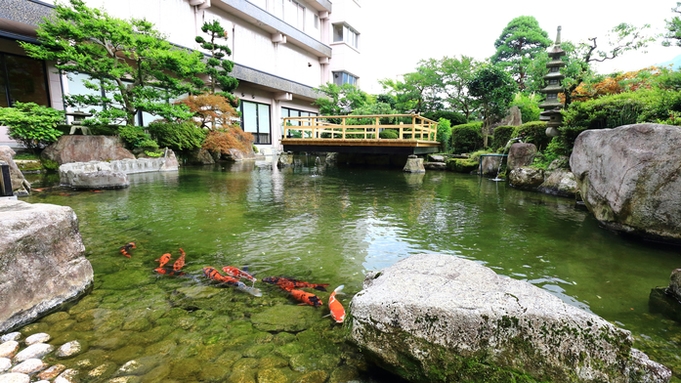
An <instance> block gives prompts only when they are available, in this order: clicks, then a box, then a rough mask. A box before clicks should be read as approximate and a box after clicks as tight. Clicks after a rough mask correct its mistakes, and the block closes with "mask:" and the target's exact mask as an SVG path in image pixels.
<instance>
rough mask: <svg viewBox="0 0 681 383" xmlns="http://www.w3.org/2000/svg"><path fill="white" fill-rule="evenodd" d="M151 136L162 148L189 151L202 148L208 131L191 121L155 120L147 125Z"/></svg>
mask: <svg viewBox="0 0 681 383" xmlns="http://www.w3.org/2000/svg"><path fill="white" fill-rule="evenodd" d="M147 130H148V131H149V134H150V135H151V138H153V139H154V140H156V142H158V145H159V146H160V147H162V148H170V149H172V150H173V151H175V152H187V151H192V150H195V149H199V148H201V145H203V141H204V140H205V139H206V135H207V134H208V131H207V130H205V129H201V128H200V127H198V126H196V125H195V124H194V123H192V122H191V121H183V122H169V121H154V122H152V123H151V124H149V126H148V127H147Z"/></svg>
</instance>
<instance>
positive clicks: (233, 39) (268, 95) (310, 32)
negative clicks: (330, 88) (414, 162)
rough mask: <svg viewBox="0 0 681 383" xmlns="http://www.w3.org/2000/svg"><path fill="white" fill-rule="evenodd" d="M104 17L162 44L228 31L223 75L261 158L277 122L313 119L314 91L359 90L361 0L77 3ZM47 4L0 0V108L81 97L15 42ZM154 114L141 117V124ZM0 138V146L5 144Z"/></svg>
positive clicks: (272, 148) (273, 147)
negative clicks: (213, 26)
mask: <svg viewBox="0 0 681 383" xmlns="http://www.w3.org/2000/svg"><path fill="white" fill-rule="evenodd" d="M85 2H86V3H87V4H88V6H90V7H93V8H101V9H103V10H105V11H106V12H107V13H109V14H110V15H111V16H114V17H118V18H123V19H129V18H145V19H147V20H149V21H151V22H152V23H154V24H155V26H156V29H158V30H159V31H160V32H162V33H163V34H165V35H166V37H167V39H168V40H169V41H170V42H172V43H174V44H176V45H180V46H184V47H189V48H192V49H199V47H198V44H197V43H196V42H195V41H194V39H195V37H196V36H199V35H203V32H201V26H202V25H203V23H204V21H212V20H216V19H217V20H218V21H219V22H220V24H221V25H222V26H223V27H224V28H225V29H226V30H227V31H228V40H227V43H228V44H229V46H230V48H231V50H232V56H231V57H229V58H230V59H231V60H232V61H234V63H235V67H234V70H233V71H232V75H233V76H234V77H236V78H237V79H238V80H239V87H238V88H237V89H236V90H235V92H234V93H235V94H236V96H237V97H239V98H240V99H241V101H242V102H241V105H240V110H241V113H242V128H243V129H244V130H246V131H247V132H250V133H252V134H253V135H254V136H255V137H256V145H257V146H258V148H259V149H260V150H261V151H263V152H265V153H268V154H272V153H277V152H278V151H279V150H280V149H281V143H280V140H281V136H282V126H281V118H282V117H289V116H300V115H302V116H305V115H310V114H312V115H314V114H317V108H316V107H315V106H314V105H312V102H313V101H314V100H315V99H316V98H317V97H319V94H318V93H317V92H315V91H314V88H316V87H318V86H320V85H322V84H325V83H327V82H334V83H336V84H342V83H353V84H356V85H360V81H359V80H360V72H361V70H360V48H361V39H362V36H361V31H362V30H363V27H362V22H363V21H362V20H363V19H362V8H361V2H360V0H334V1H333V4H332V2H331V1H329V0H250V1H248V0H85ZM52 8H53V5H51V4H48V3H46V2H43V1H39V0H0V107H6V106H10V105H11V104H12V103H13V102H14V101H23V102H28V101H33V102H36V103H38V104H41V105H49V106H52V107H54V108H57V109H63V108H64V105H63V102H62V94H69V93H72V94H77V93H79V92H81V91H84V88H83V87H82V85H81V84H80V83H79V81H78V79H77V78H74V79H72V80H71V81H70V80H68V79H67V78H66V76H60V75H58V73H57V72H56V70H55V68H54V67H53V66H51V65H50V63H43V62H40V61H36V60H33V59H31V58H28V57H26V55H25V53H24V52H23V50H22V49H21V48H20V47H19V45H18V44H17V43H16V41H17V40H21V41H30V42H35V41H36V39H35V28H36V25H37V24H38V23H39V21H40V20H41V19H42V17H44V16H46V15H48V14H49V13H50V12H51V11H52ZM152 118H153V117H152V116H145V115H142V116H141V118H140V120H141V121H142V123H143V124H147V123H148V122H149V121H150V120H151V119H152ZM3 133H4V132H0V144H2V143H3V141H7V137H6V136H5V137H3Z"/></svg>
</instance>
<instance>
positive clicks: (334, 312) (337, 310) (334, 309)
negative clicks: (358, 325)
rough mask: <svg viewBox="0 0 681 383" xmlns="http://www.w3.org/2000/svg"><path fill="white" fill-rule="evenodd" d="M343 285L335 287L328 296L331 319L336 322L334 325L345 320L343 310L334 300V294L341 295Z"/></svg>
mask: <svg viewBox="0 0 681 383" xmlns="http://www.w3.org/2000/svg"><path fill="white" fill-rule="evenodd" d="M343 287H345V286H344V285H340V286H338V287H336V289H335V290H333V292H332V293H331V295H330V296H329V311H331V318H333V320H335V321H336V323H343V321H344V320H345V308H344V307H343V305H342V304H341V303H340V302H339V301H338V300H337V299H336V294H343Z"/></svg>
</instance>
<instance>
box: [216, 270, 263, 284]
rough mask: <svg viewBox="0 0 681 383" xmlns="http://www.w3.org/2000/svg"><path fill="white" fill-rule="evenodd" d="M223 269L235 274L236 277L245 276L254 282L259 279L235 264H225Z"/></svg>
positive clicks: (229, 273) (227, 272)
mask: <svg viewBox="0 0 681 383" xmlns="http://www.w3.org/2000/svg"><path fill="white" fill-rule="evenodd" d="M222 271H224V272H225V273H226V274H228V275H231V276H233V277H234V278H245V279H248V280H249V281H251V282H253V283H254V284H255V281H257V279H256V278H255V277H254V276H252V275H251V274H249V273H247V272H245V271H243V270H241V269H239V268H237V267H234V266H225V267H223V268H222Z"/></svg>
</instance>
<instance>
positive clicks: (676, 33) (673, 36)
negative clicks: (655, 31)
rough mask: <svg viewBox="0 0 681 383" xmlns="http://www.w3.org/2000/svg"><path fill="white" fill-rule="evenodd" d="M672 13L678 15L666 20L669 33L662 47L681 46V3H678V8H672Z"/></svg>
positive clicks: (666, 34) (665, 35)
mask: <svg viewBox="0 0 681 383" xmlns="http://www.w3.org/2000/svg"><path fill="white" fill-rule="evenodd" d="M672 12H674V13H676V15H674V17H672V18H671V19H669V20H665V22H666V28H667V31H666V33H665V34H664V41H663V42H662V45H664V46H666V47H669V46H672V45H676V46H681V18H679V16H678V15H679V14H681V2H678V1H677V2H676V7H674V8H672Z"/></svg>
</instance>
